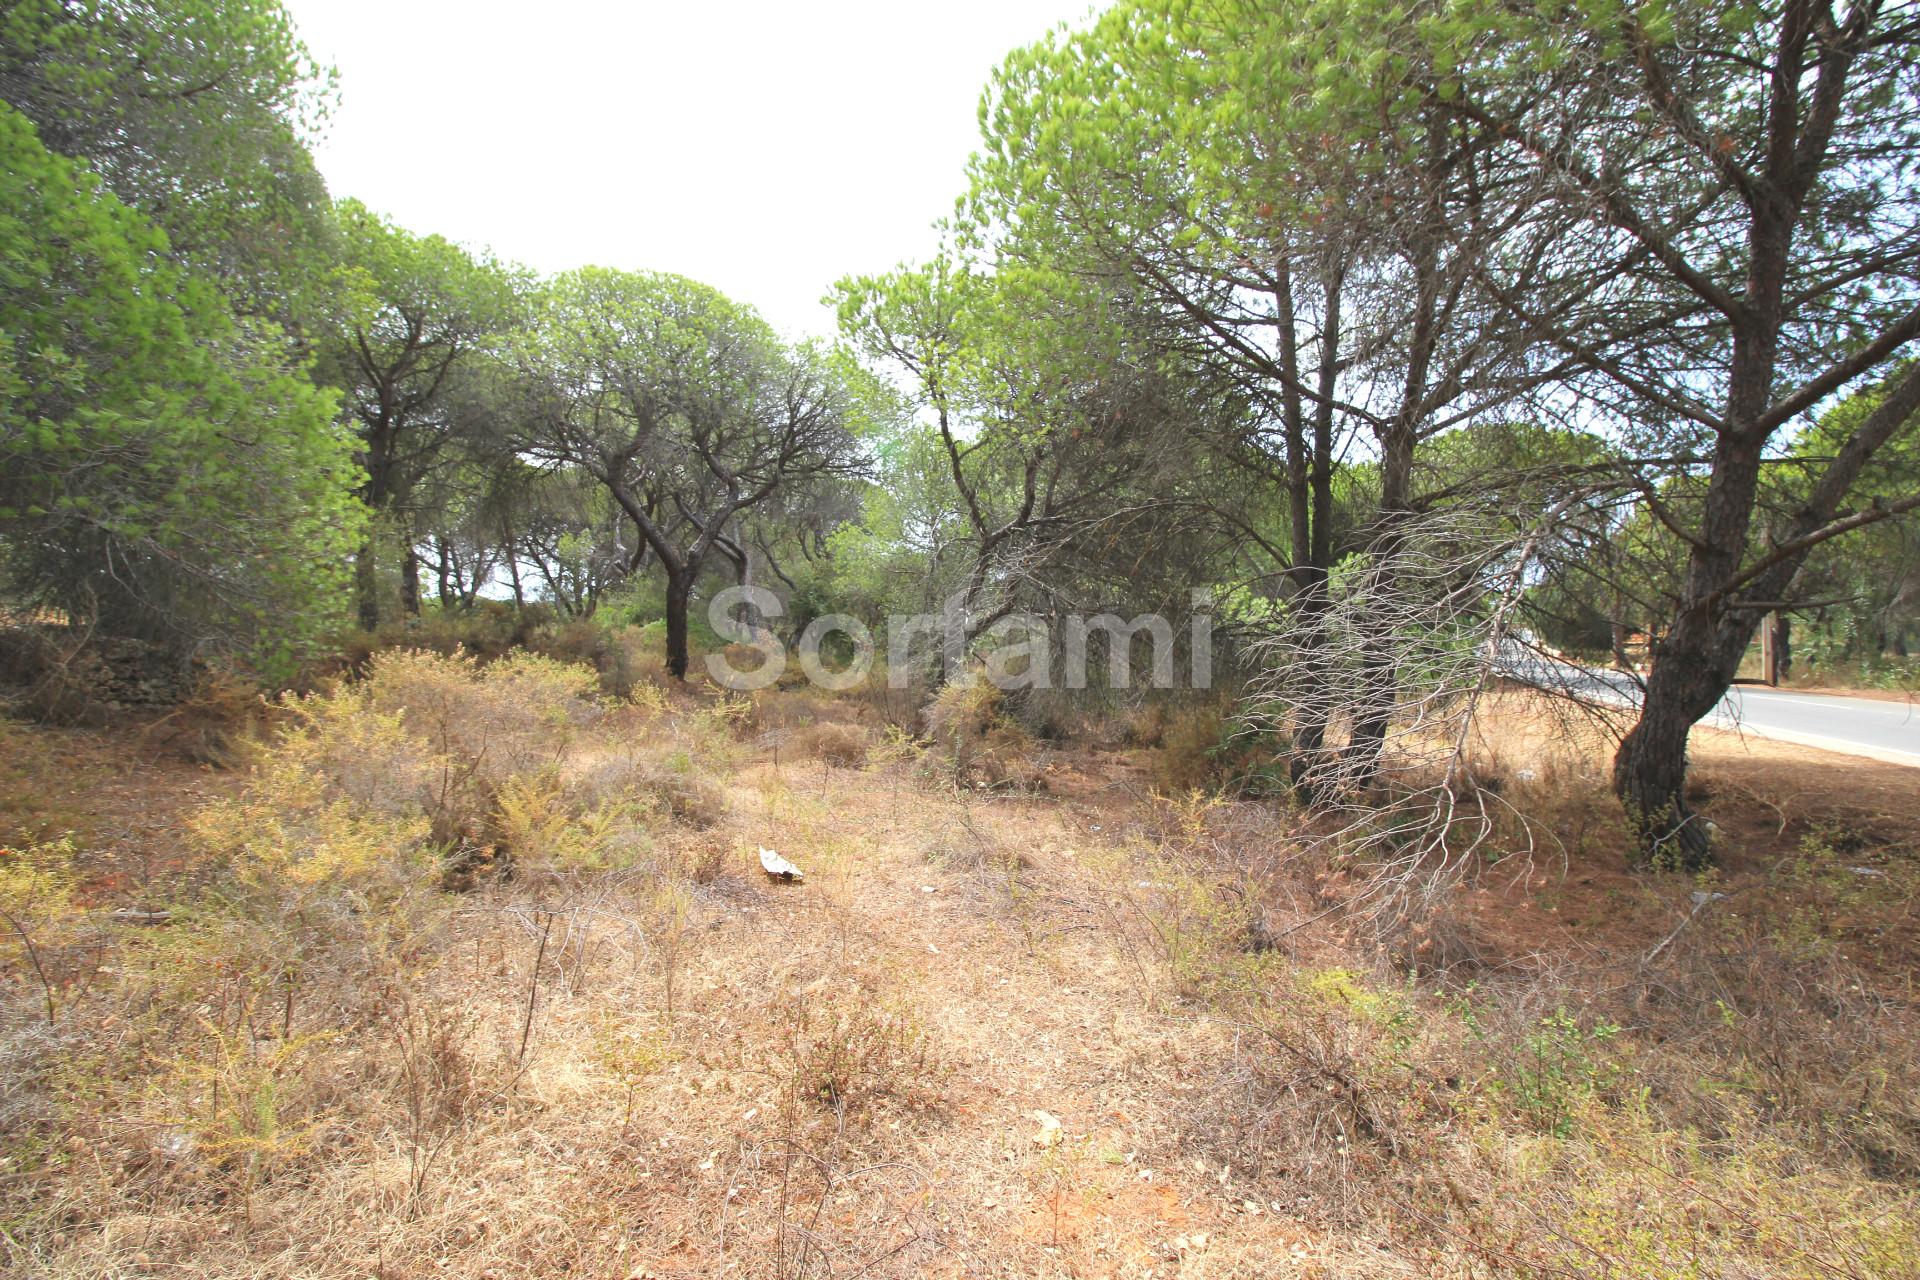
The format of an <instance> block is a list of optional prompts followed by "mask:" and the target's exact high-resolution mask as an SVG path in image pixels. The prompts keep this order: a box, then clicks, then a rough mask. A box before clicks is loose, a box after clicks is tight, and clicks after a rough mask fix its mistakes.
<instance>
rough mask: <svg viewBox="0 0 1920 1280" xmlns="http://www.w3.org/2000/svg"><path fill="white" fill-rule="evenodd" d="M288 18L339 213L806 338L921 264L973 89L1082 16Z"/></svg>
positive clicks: (593, 12) (748, 8)
mask: <svg viewBox="0 0 1920 1280" xmlns="http://www.w3.org/2000/svg"><path fill="white" fill-rule="evenodd" d="M288 7H289V8H290V9H291V10H292V12H293V15H294V18H295V20H296V21H297V22H298V23H299V25H300V31H301V34H302V35H303V36H304V37H305V39H306V41H307V43H308V44H309V46H311V48H312V49H313V51H314V53H315V55H316V56H317V57H319V58H320V60H321V61H322V62H328V63H332V64H333V65H334V66H336V67H337V68H338V69H339V72H340V90H341V102H340V105H339V109H338V111H337V112H336V113H335V115H334V118H333V120H332V123H331V126H330V128H329V130H328V133H327V136H326V137H325V139H324V140H323V141H322V143H321V145H320V146H319V148H318V151H317V154H318V158H319V162H320V168H321V171H322V172H323V173H324V174H325V175H326V178H327V184H328V186H329V188H330V189H331V190H332V191H333V193H334V194H335V195H337V196H355V197H358V198H359V199H361V200H364V201H365V202H366V203H367V204H369V205H371V206H372V207H373V208H375V209H378V210H380V211H382V212H384V213H386V214H388V215H389V216H391V217H393V218H394V219H396V220H397V221H399V222H400V223H401V224H402V225H404V226H406V227H408V228H410V229H412V230H415V231H420V232H438V233H440V234H442V235H445V236H448V237H450V238H451V239H455V240H459V241H462V242H465V243H468V244H473V245H488V246H491V247H492V248H493V249H494V250H495V251H496V252H497V253H499V254H500V255H501V256H503V257H506V258H511V259H514V260H517V261H520V262H524V263H526V264H527V265H529V266H532V267H534V268H536V269H538V270H540V271H543V272H550V271H558V270H563V269H565V268H568V267H574V266H579V265H581V264H583V263H599V264H602V265H605V266H612V267H623V268H634V269H640V268H645V269H652V270H664V271H676V272H679V273H681V274H683V275H687V276H691V277H693V278H694V279H696V280H701V281H704V282H706V283H708V284H711V285H714V286H715V287H717V288H719V289H721V290H722V291H724V292H725V293H727V294H729V295H730V296H732V297H734V298H735V299H737V300H739V301H742V302H748V303H751V304H753V305H754V306H756V307H758V308H759V309H760V310H761V312H762V313H763V314H764V315H766V317H767V318H768V319H769V320H771V321H772V322H773V323H774V324H775V325H776V326H778V327H779V328H781V329H783V330H785V331H786V332H788V333H790V334H794V335H798V334H801V333H814V334H822V335H825V334H827V333H830V332H831V330H832V327H833V318H832V315H831V313H830V312H829V311H828V310H827V309H825V308H823V307H821V306H820V305H819V301H818V300H819V298H820V296H821V295H822V294H823V293H825V292H826V289H827V287H828V286H829V285H830V284H832V283H833V281H834V280H836V279H838V278H839V277H840V276H841V275H844V274H846V273H848V272H867V271H879V270H884V269H886V268H888V267H891V266H893V265H894V264H895V263H896V262H899V261H901V260H902V259H908V258H917V257H923V256H925V255H926V254H927V253H928V252H929V251H930V250H931V249H932V248H933V247H934V245H935V243H936V235H935V233H934V231H933V230H932V227H931V224H932V222H933V220H934V219H936V218H939V217H942V216H945V215H946V214H948V213H950V212H951V211H952V208H953V201H954V199H955V197H957V196H958V195H959V194H960V193H961V190H962V182H963V173H962V166H963V164H964V162H965V160H966V157H967V155H968V153H969V152H971V151H972V150H973V149H974V147H975V144H976V139H977V137H978V130H977V125H976V120H975V108H976V106H977V105H978V102H979V96H980V90H981V89H982V87H983V86H984V85H985V84H986V80H987V75H988V73H989V72H990V71H991V70H992V68H993V67H994V66H995V65H996V64H997V63H998V62H999V61H1000V59H1001V58H1002V57H1003V56H1004V55H1005V54H1006V53H1007V52H1009V51H1010V50H1012V49H1013V48H1015V47H1017V46H1019V45H1022V44H1026V43H1029V42H1031V41H1033V40H1036V39H1038V38H1039V37H1040V36H1042V35H1043V34H1045V32H1046V31H1047V30H1048V29H1049V28H1050V27H1052V26H1053V25H1055V24H1056V23H1058V22H1060V21H1062V20H1075V21H1077V20H1079V19H1080V18H1082V17H1083V16H1084V15H1085V14H1086V13H1087V12H1088V10H1089V7H1090V0H961V3H958V4H952V3H949V4H939V5H935V4H925V3H914V2H913V0H891V2H888V0H820V2H818V3H811V4H809V3H801V2H796V3H787V4H780V3H763V2H761V0H754V2H752V3H733V4H725V5H712V4H707V5H703V4H700V3H697V2H696V3H684V2H682V3H676V4H657V3H652V2H651V0H643V2H641V3H628V4H621V3H612V2H600V3H592V2H588V0H550V2H549V3H545V4H533V5H527V4H516V5H512V6H508V5H505V4H494V3H486V2H484V0H480V2H476V0H466V2H465V3H458V2H449V0H288ZM508 15H511V16H510V17H509V16H508Z"/></svg>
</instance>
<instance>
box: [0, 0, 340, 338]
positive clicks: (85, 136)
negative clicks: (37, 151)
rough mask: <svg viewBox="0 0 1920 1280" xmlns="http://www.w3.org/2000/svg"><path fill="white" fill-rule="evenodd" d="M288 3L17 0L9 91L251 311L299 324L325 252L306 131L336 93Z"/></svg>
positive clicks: (5, 45) (50, 135) (9, 11)
mask: <svg viewBox="0 0 1920 1280" xmlns="http://www.w3.org/2000/svg"><path fill="white" fill-rule="evenodd" d="M330 81H331V74H330V73H329V72H326V71H324V70H323V69H322V68H321V67H320V66H319V65H318V64H317V63H315V62H314V60H313V58H312V56H311V55H310V54H309V53H308V51H307V50H306V48H305V46H303V45H302V44H301V43H300V41H299V39H298V37H297V36H296V35H295V33H294V29H293V23H292V20H291V19H290V18H289V16H288V14H287V12H286V9H285V8H284V6H283V5H282V4H281V3H280V0H15V2H14V3H9V4H7V5H6V6H5V7H4V12H3V13H0V89H3V90H4V92H3V93H0V97H4V99H5V100H6V101H7V102H8V103H11V104H12V105H13V106H14V107H16V108H17V109H18V110H20V111H21V112H22V113H23V114H25V115H26V116H27V117H28V118H29V119H30V120H32V121H33V123H34V124H35V125H36V126H37V128H38V129H39V132H40V136H41V138H42V139H43V140H44V141H45V143H46V145H47V147H48V148H49V149H50V150H52V151H55V152H57V153H59V154H62V155H66V156H70V157H74V158H77V159H78V160H80V161H82V162H83V163H85V164H86V165H88V166H89V167H90V168H91V169H93V170H94V172H96V173H98V174H99V175H100V176H101V178H102V180H103V181H104V182H105V184H106V186H107V188H108V189H109V190H111V191H112V192H113V193H114V194H115V195H117V196H118V197H119V198H120V200H121V201H123V202H124V203H126V204H128V205H130V206H132V207H133V208H135V209H138V210H140V211H141V212H142V213H143V214H145V215H147V216H148V217H150V218H152V219H154V221H155V222H157V223H158V225H159V226H160V227H161V228H162V229H163V230H164V231H165V232H166V234H167V238H168V244H169V252H171V254H172V255H173V256H175V257H176V259H179V260H181V261H183V262H185V263H188V264H190V265H191V267H192V268H193V269H194V270H196V271H198V272H200V273H202V274H206V275H210V276H212V277H215V278H217V279H219V280H220V281H221V282H222V285H223V288H224V289H225V290H226V291H227V292H228V293H229V295H230V296H231V297H233V298H234V299H235V300H236V301H237V302H238V303H239V304H240V307H241V309H242V310H243V311H245V312H248V313H251V314H259V315H267V316H272V317H274V318H276V319H279V320H281V321H282V322H293V321H298V320H299V319H301V318H302V317H304V315H305V314H306V308H307V305H308V304H309V303H310V302H311V301H313V300H314V298H313V292H314V289H315V287H316V285H317V283H318V274H319V270H320V265H319V264H320V259H321V257H322V256H323V254H324V252H325V245H326V238H327V229H326V218H325V215H326V204H327V199H326V190H325V187H324V186H323V184H322V183H321V180H320V177H319V174H318V172H317V171H316V170H315V168H314V165H313V160H312V157H311V156H310V155H309V154H308V152H307V147H306V141H305V138H306V136H307V134H308V133H309V132H310V131H311V130H312V129H313V128H315V127H316V126H317V125H318V124H319V123H320V121H321V119H322V118H323V116H324V114H325V112H326V109H327V107H328V104H329V102H330V99H331V84H330Z"/></svg>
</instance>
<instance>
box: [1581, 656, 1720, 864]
mask: <svg viewBox="0 0 1920 1280" xmlns="http://www.w3.org/2000/svg"><path fill="white" fill-rule="evenodd" d="M1749 630H1751V628H1749ZM1715 648H1718V649H1719V650H1720V652H1717V653H1716V652H1714V651H1713V650H1714V649H1715ZM1745 648H1746V646H1745V644H1741V645H1740V646H1739V647H1738V649H1736V650H1734V652H1735V655H1736V656H1735V659H1734V664H1737V663H1738V654H1739V653H1740V652H1743V651H1744V650H1745ZM1724 655H1725V646H1702V645H1699V644H1696V643H1695V642H1694V641H1693V639H1692V634H1691V633H1690V632H1689V631H1688V630H1687V629H1685V628H1680V627H1676V628H1675V629H1674V631H1673V632H1672V633H1671V634H1670V635H1669V636H1668V637H1667V638H1666V639H1665V640H1663V641H1662V642H1661V643H1660V645H1659V646H1658V649H1657V651H1656V653H1655V656H1654V659H1653V669H1652V671H1650V672H1649V673H1648V676H1647V696H1646V702H1645V704H1644V705H1643V706H1642V708H1641V711H1640V720H1639V723H1638V724H1636V725H1634V727H1633V731H1632V732H1630V733H1629V734H1627V736H1626V737H1625V738H1624V739H1622V740H1621V743H1620V749H1619V751H1618V752H1617V753H1615V755H1614V758H1613V790H1614V794H1615V795H1617V796H1618V797H1619V798H1620V803H1621V805H1622V806H1623V807H1624V808H1625V809H1626V811H1627V820H1628V822H1629V823H1631V824H1632V826H1633V829H1634V834H1635V835H1636V836H1637V837H1638V838H1639V842H1640V853H1639V858H1638V862H1639V865H1641V866H1645V867H1656V868H1665V869H1675V870H1682V871H1697V870H1699V869H1700V868H1702V867H1705V866H1707V865H1709V864H1710V863H1711V862H1712V861H1713V850H1712V844H1711V841H1710V840H1709V839H1708V833H1707V827H1706V824H1705V823H1704V822H1702V821H1701V820H1700V819H1699V817H1698V816H1697V815H1696V814H1694V812H1693V810H1692V809H1691V808H1689V807H1688V805H1687V797H1686V782H1687V734H1688V733H1689V732H1690V731H1691V730H1692V728H1693V726H1694V724H1695V722H1696V721H1698V720H1699V719H1700V717H1702V716H1704V715H1706V714H1707V712H1709V711H1711V710H1713V708H1714V705H1715V704H1716V703H1718V702H1719V701H1720V699H1721V698H1722V697H1723V696H1725V694H1726V691H1727V688H1728V686H1729V685H1731V684H1732V682H1733V670H1732V665H1730V664H1728V663H1727V662H1726V660H1725V656H1724Z"/></svg>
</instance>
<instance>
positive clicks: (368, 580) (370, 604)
mask: <svg viewBox="0 0 1920 1280" xmlns="http://www.w3.org/2000/svg"><path fill="white" fill-rule="evenodd" d="M374 556H375V552H374V539H373V538H372V537H368V539H367V540H366V541H365V542H363V543H361V544H360V551H359V553H358V554H357V555H355V556H354V558H353V593H354V595H355V596H356V597H357V598H358V600H359V605H360V626H361V627H362V628H363V629H364V630H367V631H372V630H373V629H374V628H375V627H378V626H379V625H380V571H379V565H378V563H377V562H376V561H375V558H374Z"/></svg>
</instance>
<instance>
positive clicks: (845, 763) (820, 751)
mask: <svg viewBox="0 0 1920 1280" xmlns="http://www.w3.org/2000/svg"><path fill="white" fill-rule="evenodd" d="M794 745H795V747H796V748H797V749H798V750H799V751H800V752H801V753H803V754H805V755H808V756H811V757H812V758H814V759H815V760H822V761H825V762H826V763H827V764H830V765H837V766H838V767H840V768H842V769H858V768H859V767H860V766H861V765H863V764H865V763H866V762H867V734H866V731H865V730H863V729H860V728H857V727H856V726H853V725H846V724H816V725H813V726H811V727H809V728H806V729H802V730H801V731H800V732H799V734H798V735H796V736H795V738H794Z"/></svg>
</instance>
